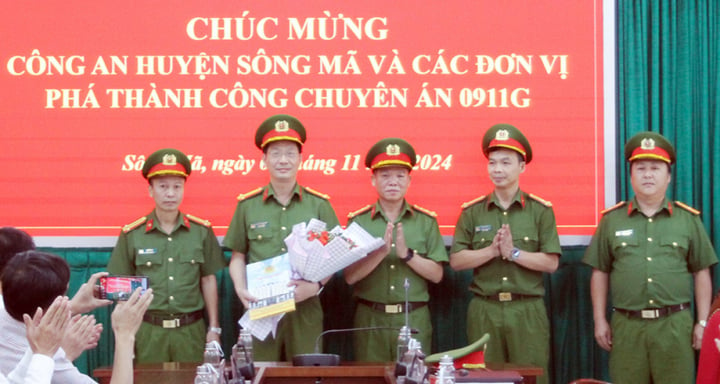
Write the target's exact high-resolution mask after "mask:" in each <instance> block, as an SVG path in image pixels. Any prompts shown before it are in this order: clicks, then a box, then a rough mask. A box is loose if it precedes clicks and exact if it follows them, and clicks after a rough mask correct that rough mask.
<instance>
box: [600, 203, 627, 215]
mask: <svg viewBox="0 0 720 384" xmlns="http://www.w3.org/2000/svg"><path fill="white" fill-rule="evenodd" d="M625 203H626V202H625V201H621V202H619V203H617V204H615V205H613V206H612V207H609V208H605V209H603V210H602V211H600V214H601V215H604V214H606V213H608V212H610V211H614V210H616V209H618V208H620V207H622V206H623V205H625Z"/></svg>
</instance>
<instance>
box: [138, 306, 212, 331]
mask: <svg viewBox="0 0 720 384" xmlns="http://www.w3.org/2000/svg"><path fill="white" fill-rule="evenodd" d="M202 318H203V311H202V309H200V310H197V311H195V312H189V313H180V314H172V315H156V314H152V313H145V315H144V316H143V321H145V322H146V323H150V324H152V325H159V326H161V327H163V328H179V327H183V326H186V325H190V324H192V323H194V322H196V321H198V320H200V319H202Z"/></svg>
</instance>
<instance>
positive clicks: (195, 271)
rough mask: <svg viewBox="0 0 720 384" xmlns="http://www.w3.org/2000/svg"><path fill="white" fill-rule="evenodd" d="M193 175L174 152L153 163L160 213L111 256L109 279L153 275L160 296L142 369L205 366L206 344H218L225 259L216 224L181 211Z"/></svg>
mask: <svg viewBox="0 0 720 384" xmlns="http://www.w3.org/2000/svg"><path fill="white" fill-rule="evenodd" d="M190 171H191V168H190V161H189V159H188V158H187V156H185V154H183V153H182V152H180V151H178V150H176V149H161V150H159V151H156V152H154V153H153V154H152V155H150V156H149V157H148V158H147V160H146V161H145V164H144V166H143V169H142V174H143V176H144V177H145V178H146V179H147V180H148V183H149V184H150V186H149V192H150V197H152V198H153V199H154V200H155V209H154V210H153V211H152V212H150V214H148V215H147V216H143V217H141V218H139V219H137V220H135V221H134V222H132V223H130V224H128V225H126V226H125V227H123V229H122V232H121V233H120V237H119V238H118V241H117V245H116V246H115V249H114V250H113V252H112V255H111V256H110V262H109V264H108V272H110V274H113V275H141V276H147V277H148V278H149V285H150V287H152V288H153V291H154V294H155V298H154V300H153V302H152V304H151V305H150V307H149V309H148V311H147V312H146V314H145V316H144V318H143V324H142V325H141V326H140V330H139V331H138V333H137V337H136V339H135V340H136V342H135V350H136V351H135V357H136V358H137V362H138V363H151V362H166V361H193V362H198V361H202V360H203V351H204V347H205V343H206V342H209V341H213V340H216V341H218V342H219V341H220V332H221V329H220V323H219V317H218V292H217V282H216V279H215V273H216V272H217V271H219V270H221V269H222V268H224V267H225V259H224V258H223V255H222V251H221V249H220V244H219V243H218V240H217V238H216V237H215V233H214V232H213V230H212V228H211V226H210V222H208V221H207V220H203V219H200V218H197V217H195V216H192V215H190V214H186V213H182V212H180V211H179V207H180V204H181V203H182V200H183V194H184V191H185V181H186V178H187V177H188V176H189V175H190ZM203 309H206V310H207V319H208V322H209V328H207V329H206V326H205V321H203V317H204V313H203Z"/></svg>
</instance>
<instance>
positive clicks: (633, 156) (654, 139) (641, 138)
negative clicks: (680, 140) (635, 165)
mask: <svg viewBox="0 0 720 384" xmlns="http://www.w3.org/2000/svg"><path fill="white" fill-rule="evenodd" d="M625 160H627V161H629V162H633V161H635V160H661V161H664V162H666V163H668V164H673V163H675V148H673V146H672V144H670V142H669V141H668V140H667V139H666V138H665V137H664V136H663V135H661V134H659V133H655V132H640V133H638V134H636V135H635V136H633V137H631V138H630V140H628V142H627V143H625Z"/></svg>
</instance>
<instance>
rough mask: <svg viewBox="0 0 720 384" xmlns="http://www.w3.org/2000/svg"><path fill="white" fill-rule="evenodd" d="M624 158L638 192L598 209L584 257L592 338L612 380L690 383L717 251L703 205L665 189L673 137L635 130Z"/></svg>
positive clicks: (626, 146) (699, 342) (670, 161)
mask: <svg viewBox="0 0 720 384" xmlns="http://www.w3.org/2000/svg"><path fill="white" fill-rule="evenodd" d="M625 158H626V159H627V161H628V162H629V163H630V182H631V184H632V188H633V192H634V193H635V197H634V199H633V200H632V201H630V202H621V203H619V204H617V205H615V206H614V207H611V208H609V209H607V210H605V211H604V212H603V213H604V214H603V217H602V219H601V220H600V224H599V225H598V227H597V230H596V232H595V235H594V236H593V239H592V241H591V243H590V246H589V247H588V248H587V251H586V252H585V256H584V258H583V261H584V262H585V263H587V264H589V265H590V266H592V267H593V273H592V278H591V285H590V288H591V296H592V302H593V317H594V319H595V340H596V341H597V343H598V344H599V345H600V346H601V347H602V348H603V349H605V350H608V351H610V376H611V378H612V381H613V383H618V384H623V383H632V384H643V383H655V384H658V383H668V384H669V383H672V384H681V383H693V382H695V380H694V379H693V377H694V370H695V355H694V352H693V348H695V349H700V346H701V344H702V335H703V328H704V326H705V319H707V316H708V311H709V309H710V301H711V296H712V284H711V279H710V271H709V267H710V266H711V265H713V264H715V263H716V262H717V257H716V255H715V251H714V250H713V247H712V244H710V240H709V239H708V236H707V234H706V232H705V228H704V227H703V223H702V221H701V220H700V218H699V214H700V212H698V211H697V210H695V209H693V208H691V207H688V206H687V205H685V204H683V203H680V202H671V201H670V200H668V199H667V197H666V195H665V193H666V192H667V188H668V185H669V184H670V179H671V165H672V164H673V163H674V162H675V150H674V148H673V146H672V145H671V144H670V142H668V141H667V139H665V138H664V137H663V136H661V135H659V134H657V133H653V132H642V133H639V134H637V135H635V136H633V137H632V138H631V139H630V140H629V141H628V142H627V144H626V145H625ZM693 290H694V297H695V315H696V317H695V318H696V319H698V321H697V322H695V321H694V319H693V313H692V311H691V309H690V308H691V301H692V299H693ZM608 292H611V295H612V297H611V299H612V305H613V307H614V308H613V314H612V319H611V320H610V324H608V321H607V319H606V316H605V314H606V308H607V296H608Z"/></svg>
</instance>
